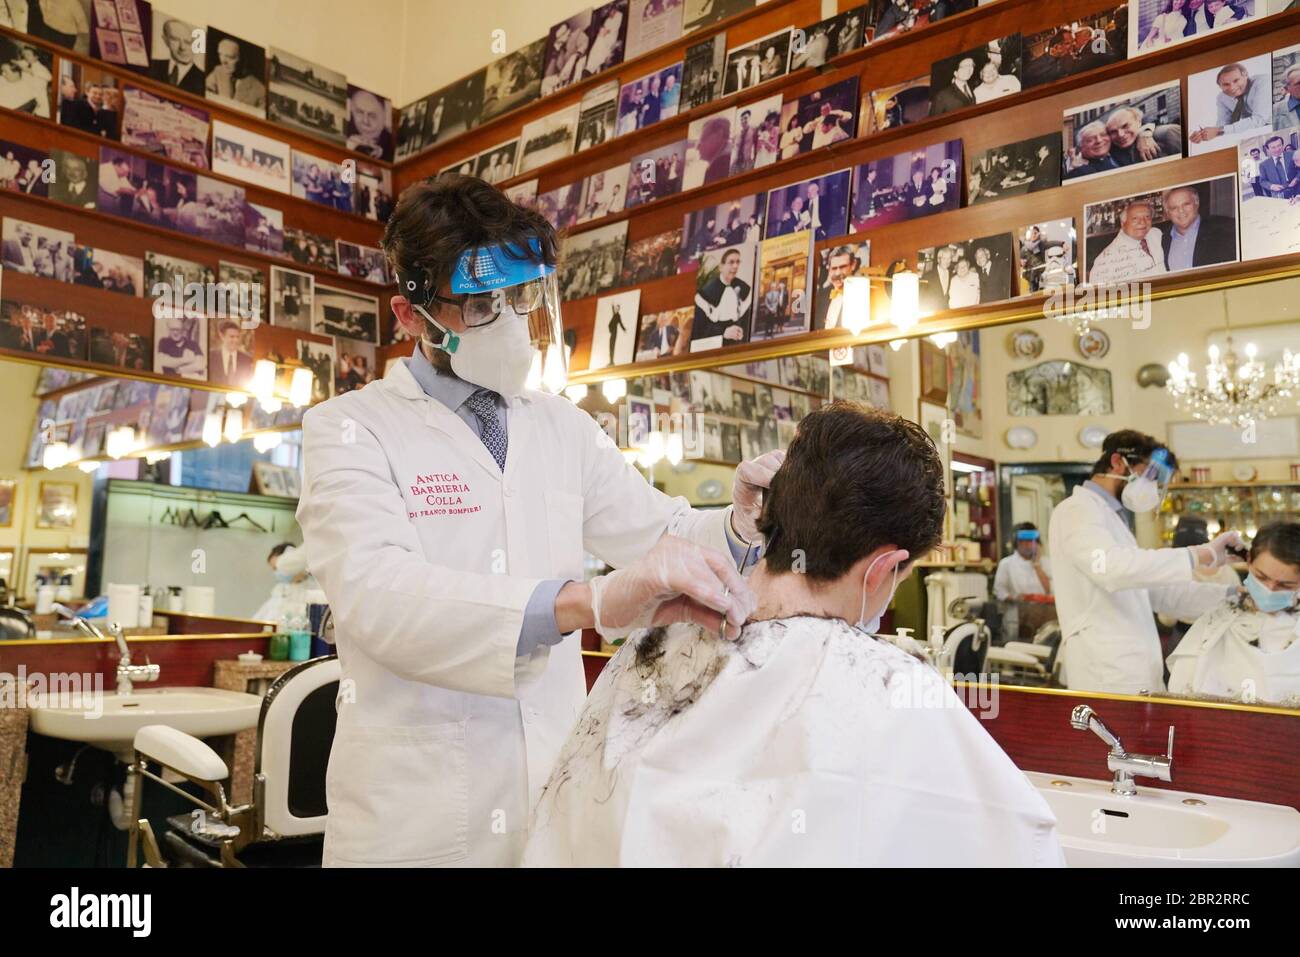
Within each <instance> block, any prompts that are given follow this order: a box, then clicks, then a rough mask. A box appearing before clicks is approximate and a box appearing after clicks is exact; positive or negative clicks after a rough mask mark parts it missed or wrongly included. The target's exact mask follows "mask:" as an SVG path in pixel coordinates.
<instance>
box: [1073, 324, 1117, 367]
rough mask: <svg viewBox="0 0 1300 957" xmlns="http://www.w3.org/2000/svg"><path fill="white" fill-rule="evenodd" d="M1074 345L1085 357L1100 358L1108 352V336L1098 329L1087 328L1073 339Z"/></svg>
mask: <svg viewBox="0 0 1300 957" xmlns="http://www.w3.org/2000/svg"><path fill="white" fill-rule="evenodd" d="M1074 345H1075V348H1076V349H1078V350H1079V355H1081V356H1083V357H1084V358H1085V359H1094V360H1095V359H1100V358H1102V357H1103V356H1105V355H1106V353H1108V352H1110V336H1108V335H1106V333H1104V332H1102V331H1101V330H1100V329H1089V330H1088V331H1087V332H1085V333H1083V334H1082V335H1080V336H1078V337H1077V338H1076V339H1075V340H1074Z"/></svg>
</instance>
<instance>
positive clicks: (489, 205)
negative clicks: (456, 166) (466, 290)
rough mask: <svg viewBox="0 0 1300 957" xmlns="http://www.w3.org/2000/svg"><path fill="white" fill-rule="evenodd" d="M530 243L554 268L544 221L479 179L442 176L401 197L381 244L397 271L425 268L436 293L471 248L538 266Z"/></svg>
mask: <svg viewBox="0 0 1300 957" xmlns="http://www.w3.org/2000/svg"><path fill="white" fill-rule="evenodd" d="M530 240H536V241H537V243H538V245H539V246H540V247H541V261H542V262H544V263H545V264H546V265H548V266H554V265H555V260H556V255H557V252H556V247H557V243H556V239H555V229H554V227H552V226H551V224H550V223H549V222H547V221H546V217H544V216H543V215H542V214H541V213H539V212H537V211H536V210H531V209H525V208H524V207H522V206H520V205H519V204H517V203H513V202H511V201H510V199H509V198H508V197H507V196H506V194H505V193H503V192H501V190H499V189H497V188H496V187H495V186H492V185H490V184H488V183H485V182H483V180H481V179H478V178H477V177H474V176H463V175H461V174H459V173H443V174H442V175H441V176H438V177H436V178H433V179H428V180H425V181H423V182H420V183H415V184H413V185H411V186H409V187H407V189H406V190H404V191H403V192H402V195H401V196H400V197H399V198H398V200H397V206H396V207H395V208H394V209H393V214H392V216H390V217H389V219H388V225H387V226H385V227H384V237H383V239H381V240H380V245H381V246H382V247H383V250H384V254H385V255H386V256H387V257H388V262H389V265H390V266H391V267H392V268H393V269H394V271H396V270H398V269H401V270H414V269H422V270H424V271H425V272H426V273H428V275H429V278H430V279H431V280H432V281H433V288H434V289H435V290H438V289H441V288H442V287H443V286H444V285H446V283H447V282H448V281H449V280H450V279H451V274H452V270H453V269H455V267H456V261H457V260H458V259H459V258H460V257H461V255H462V254H463V253H464V252H465V251H466V250H467V249H481V248H484V247H488V246H496V245H502V246H505V247H507V248H510V249H515V250H518V251H519V252H520V253H521V254H522V256H523V258H527V259H530V260H533V261H537V260H536V259H535V256H536V254H535V253H534V252H533V250H532V249H530V247H529V241H530Z"/></svg>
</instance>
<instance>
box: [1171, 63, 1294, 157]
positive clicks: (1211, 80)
mask: <svg viewBox="0 0 1300 957" xmlns="http://www.w3.org/2000/svg"><path fill="white" fill-rule="evenodd" d="M1272 70H1273V62H1272V57H1270V56H1269V55H1268V54H1267V53H1261V54H1260V55H1259V56H1253V57H1248V58H1246V59H1243V60H1239V61H1234V62H1232V63H1226V64H1224V65H1222V66H1218V67H1214V68H1212V69H1209V70H1202V71H1201V72H1199V73H1193V74H1191V75H1190V76H1189V77H1188V78H1187V155H1188V156H1199V155H1201V154H1202V153H1209V152H1212V151H1214V150H1225V149H1226V150H1232V149H1236V147H1237V144H1238V143H1240V142H1241V141H1242V140H1243V139H1245V138H1246V137H1248V136H1258V135H1259V134H1261V133H1268V132H1271V131H1272V129H1273V74H1272Z"/></svg>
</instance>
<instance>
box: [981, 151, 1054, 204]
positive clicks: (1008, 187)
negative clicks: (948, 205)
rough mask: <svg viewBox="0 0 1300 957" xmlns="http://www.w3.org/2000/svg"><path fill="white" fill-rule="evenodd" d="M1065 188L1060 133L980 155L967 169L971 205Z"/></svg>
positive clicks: (983, 152)
mask: <svg viewBox="0 0 1300 957" xmlns="http://www.w3.org/2000/svg"><path fill="white" fill-rule="evenodd" d="M1060 185H1061V137H1060V136H1059V135H1057V134H1056V133H1048V134H1047V135H1046V136H1035V137H1034V138H1033V139H1028V140H1021V141H1020V142H1018V143H1007V144H1006V145H1005V146H995V147H993V148H992V149H987V150H984V151H982V152H980V153H976V154H975V155H974V156H973V157H971V160H970V164H969V165H968V166H967V167H966V195H967V197H968V199H967V202H968V203H969V204H970V205H972V206H974V205H976V204H977V203H991V202H993V201H994V200H997V199H1005V198H1006V197H1008V196H1023V195H1024V194H1025V193H1037V192H1039V191H1040V190H1044V189H1054V188H1056V187H1057V186H1060Z"/></svg>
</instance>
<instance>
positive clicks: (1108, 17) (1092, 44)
mask: <svg viewBox="0 0 1300 957" xmlns="http://www.w3.org/2000/svg"><path fill="white" fill-rule="evenodd" d="M1127 56H1128V9H1127V7H1125V6H1124V4H1122V3H1121V4H1119V5H1118V6H1116V7H1115V8H1114V9H1111V10H1103V11H1102V12H1101V13H1094V14H1092V15H1091V16H1087V17H1081V18H1079V19H1078V20H1071V21H1070V22H1069V23H1062V24H1061V25H1060V26H1058V27H1053V28H1052V29H1050V30H1043V31H1040V32H1038V33H1029V34H1026V35H1025V39H1024V53H1023V57H1022V59H1023V61H1024V63H1023V67H1022V70H1021V80H1022V81H1023V83H1024V85H1025V89H1027V90H1028V89H1031V88H1033V87H1035V86H1042V85H1044V84H1046V83H1055V82H1056V81H1057V80H1063V79H1065V78H1066V77H1067V76H1074V75H1076V74H1079V73H1087V72H1088V71H1090V70H1098V69H1100V68H1101V67H1104V66H1109V65H1110V64H1112V63H1118V62H1119V61H1121V60H1123V59H1125V58H1126V57H1127Z"/></svg>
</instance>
